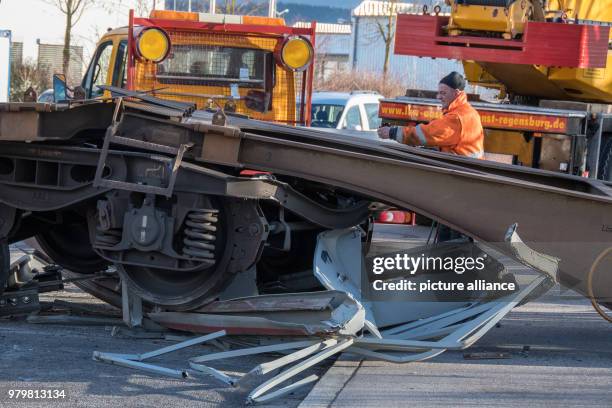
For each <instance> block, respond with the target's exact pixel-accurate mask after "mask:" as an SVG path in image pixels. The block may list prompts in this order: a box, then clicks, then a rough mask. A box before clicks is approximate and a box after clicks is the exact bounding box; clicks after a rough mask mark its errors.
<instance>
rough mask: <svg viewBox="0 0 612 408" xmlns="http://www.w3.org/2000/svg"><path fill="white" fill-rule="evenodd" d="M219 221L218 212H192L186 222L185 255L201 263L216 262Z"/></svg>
mask: <svg viewBox="0 0 612 408" xmlns="http://www.w3.org/2000/svg"><path fill="white" fill-rule="evenodd" d="M217 221H219V211H218V210H212V209H197V210H192V211H190V212H189V213H188V214H187V219H186V221H185V238H184V239H183V244H184V247H183V254H185V255H187V256H189V257H192V258H194V259H196V260H201V261H210V260H214V258H215V245H214V243H215V240H216V239H217V237H216V232H217V226H216V224H217Z"/></svg>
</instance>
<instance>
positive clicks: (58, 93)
mask: <svg viewBox="0 0 612 408" xmlns="http://www.w3.org/2000/svg"><path fill="white" fill-rule="evenodd" d="M67 89H68V86H67V85H66V75H64V74H53V101H54V102H56V103H57V102H61V101H65V100H67V99H68V95H67V93H66V90H67Z"/></svg>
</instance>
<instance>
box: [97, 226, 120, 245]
mask: <svg viewBox="0 0 612 408" xmlns="http://www.w3.org/2000/svg"><path fill="white" fill-rule="evenodd" d="M122 235H123V232H122V231H121V230H120V229H108V230H104V229H102V228H100V226H98V227H97V228H96V244H97V245H99V246H106V247H113V246H115V245H117V244H118V243H119V242H121V236H122Z"/></svg>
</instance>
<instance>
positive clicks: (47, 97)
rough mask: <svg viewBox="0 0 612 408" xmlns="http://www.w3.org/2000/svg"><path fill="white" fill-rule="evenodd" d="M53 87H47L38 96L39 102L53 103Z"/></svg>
mask: <svg viewBox="0 0 612 408" xmlns="http://www.w3.org/2000/svg"><path fill="white" fill-rule="evenodd" d="M53 101H54V99H53V89H47V90H46V91H44V92H43V93H41V94H40V95H39V96H38V100H37V102H39V103H53Z"/></svg>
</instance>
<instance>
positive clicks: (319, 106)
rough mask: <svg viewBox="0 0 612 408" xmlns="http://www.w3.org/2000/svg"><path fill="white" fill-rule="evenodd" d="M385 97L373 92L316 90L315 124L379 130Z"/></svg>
mask: <svg viewBox="0 0 612 408" xmlns="http://www.w3.org/2000/svg"><path fill="white" fill-rule="evenodd" d="M381 99H383V96H382V95H380V94H379V93H376V92H371V91H353V92H315V93H313V94H312V127H318V128H328V129H348V130H361V131H375V130H376V129H378V127H379V126H380V123H381V120H380V118H379V117H378V106H379V105H380V100H381Z"/></svg>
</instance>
